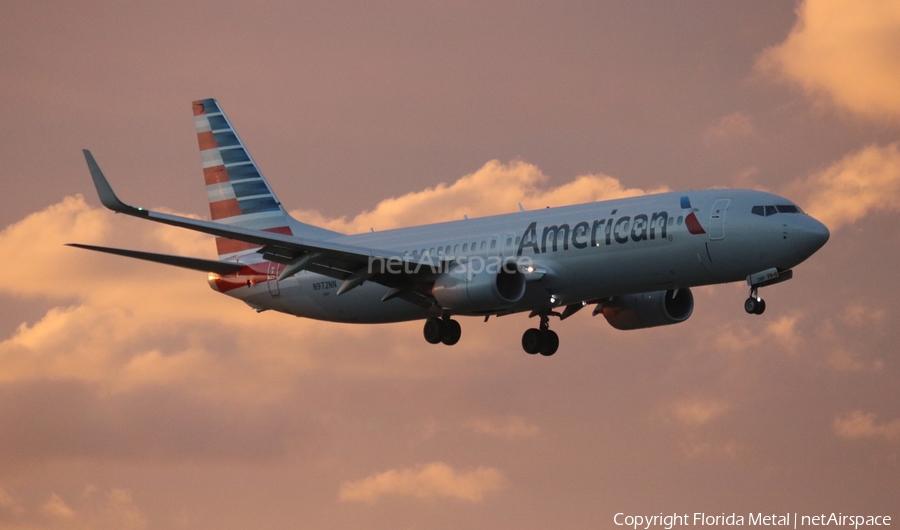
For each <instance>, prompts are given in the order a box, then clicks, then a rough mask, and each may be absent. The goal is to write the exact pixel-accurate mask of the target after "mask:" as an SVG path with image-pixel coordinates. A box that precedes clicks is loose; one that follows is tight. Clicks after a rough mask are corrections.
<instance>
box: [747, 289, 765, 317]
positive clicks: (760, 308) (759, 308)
mask: <svg viewBox="0 0 900 530" xmlns="http://www.w3.org/2000/svg"><path fill="white" fill-rule="evenodd" d="M765 310H766V301H765V300H763V299H762V298H760V297H759V289H758V288H756V287H753V288H751V289H750V298H747V300H745V301H744V311H746V312H747V314H750V315H761V314H763V312H764V311H765Z"/></svg>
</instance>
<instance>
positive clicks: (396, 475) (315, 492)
mask: <svg viewBox="0 0 900 530" xmlns="http://www.w3.org/2000/svg"><path fill="white" fill-rule="evenodd" d="M2 11H3V16H0V65H2V75H0V109H2V115H0V139H2V141H0V161H2V168H3V170H2V172H0V179H2V183H3V185H4V187H5V189H6V192H5V193H3V194H0V222H2V227H3V228H2V232H0V249H2V255H3V257H4V258H5V259H4V260H3V262H4V267H5V270H6V273H5V274H3V275H0V303H2V305H0V529H2V530H26V529H28V530H31V529H48V530H49V529H60V530H62V529H110V530H114V529H115V530H118V529H121V530H135V529H217V530H231V529H235V530H237V529H247V528H261V529H297V528H316V529H318V528H341V529H343V528H366V529H392V530H394V529H460V528H483V529H501V528H502V529H506V528H509V529H526V530H528V529H606V528H619V527H617V526H615V524H614V522H613V517H614V515H615V514H616V513H618V512H623V513H626V514H649V515H653V514H659V513H673V512H676V513H693V512H705V513H707V514H721V513H726V514H731V513H738V514H744V515H746V514H748V513H750V512H754V513H756V512H763V513H784V512H797V513H799V514H801V515H802V514H821V513H826V514H828V513H831V512H841V513H844V514H860V515H889V516H892V517H893V518H894V523H895V524H897V523H900V509H898V506H900V353H898V346H897V344H898V343H900V325H898V324H900V301H898V294H900V292H898V289H897V284H898V281H897V263H898V257H900V256H898V251H897V248H898V247H900V230H897V227H898V225H900V134H898V133H900V3H898V2H893V1H888V0H884V1H875V0H854V1H851V0H807V1H804V2H800V3H792V2H788V1H782V2H774V1H764V2H606V1H570V2H556V3H552V2H521V1H506V0H498V1H492V2H473V1H426V2H407V1H384V2H382V1H376V2H344V1H340V0H338V1H334V2H304V1H291V2H288V1H273V2H234V1H231V0H223V1H219V2H208V1H196V2H193V1H189V2H173V1H167V0H164V1H160V2H147V3H121V2H109V1H96V0H85V1H82V2H70V3H63V2H57V3H47V2H7V4H6V5H5V6H4V8H3V10H2ZM207 97H214V98H217V99H218V100H219V101H220V103H221V104H222V106H223V108H224V110H225V111H226V112H227V113H228V115H229V117H230V118H231V120H232V121H233V122H234V124H235V127H236V128H237V130H238V131H239V134H241V136H242V139H243V140H244V141H245V143H246V144H247V146H248V148H249V149H250V151H251V152H252V154H253V156H254V157H255V158H256V160H257V161H258V162H259V164H260V167H261V169H262V170H263V172H264V173H265V174H266V176H267V178H268V180H269V182H270V183H271V184H272V186H273V187H274V188H275V190H276V191H277V193H278V194H279V197H280V199H281V200H282V202H283V203H284V204H285V205H286V206H287V207H289V208H291V209H292V212H293V213H294V215H295V216H297V217H298V218H300V219H302V220H305V221H307V222H313V223H316V224H320V225H323V226H326V227H328V228H331V229H335V230H340V231H343V232H348V233H354V232H362V231H367V230H369V228H370V227H372V228H374V229H375V230H382V229H387V228H393V227H398V226H405V225H411V224H422V223H426V222H437V221H444V220H452V219H459V218H461V217H462V216H463V215H468V216H469V217H477V216H484V215H490V214H497V213H505V212H511V211H516V210H517V209H518V203H522V204H523V205H524V207H525V208H528V209H536V208H543V207H545V206H560V205H566V204H574V203H580V202H587V201H592V200H601V199H604V198H612V197H621V196H625V195H638V194H642V193H650V192H654V191H660V190H682V189H703V188H709V187H714V186H723V187H743V188H753V189H759V190H767V191H771V192H774V193H778V194H782V195H785V196H787V197H789V198H790V199H792V200H794V201H796V202H797V203H798V204H799V205H800V206H801V207H803V208H804V209H805V210H806V211H808V212H810V213H811V214H812V215H814V216H816V217H817V218H818V219H820V220H822V221H823V222H824V223H825V224H826V225H828V227H829V228H830V230H831V240H830V241H829V242H828V244H827V245H826V246H825V247H824V248H823V249H822V250H820V251H819V252H818V253H817V254H816V255H814V256H813V257H812V258H811V259H810V260H809V261H808V262H806V263H804V264H802V265H800V266H799V267H797V269H796V270H795V275H794V279H793V280H792V281H790V282H787V283H784V284H781V285H778V286H774V287H770V288H766V289H763V291H762V294H763V296H764V297H765V298H766V301H767V303H768V310H767V312H766V314H765V315H763V316H761V317H756V316H749V315H747V314H745V313H744V310H743V301H744V299H745V298H746V296H747V288H746V285H744V284H728V285H720V286H714V287H703V288H698V289H695V290H694V294H695V299H696V307H695V310H694V314H693V316H692V317H691V318H690V320H688V321H687V322H685V323H683V324H679V325H676V326H668V327H663V328H656V329H649V330H643V331H634V332H621V331H616V330H614V329H613V328H611V327H610V326H609V325H608V324H607V323H606V321H605V320H604V319H603V318H602V317H596V318H592V317H591V316H590V312H589V311H584V312H581V313H579V314H577V315H575V316H574V317H572V318H571V319H567V320H566V321H564V322H554V323H553V329H554V330H556V331H557V332H558V333H559V335H560V337H561V341H562V347H561V348H560V351H559V353H558V354H557V355H556V356H554V357H552V358H543V357H540V356H536V357H532V356H528V355H525V354H524V353H523V352H522V351H521V348H520V345H519V341H520V338H521V334H522V331H524V330H525V329H526V328H528V327H531V326H533V325H534V321H529V320H528V318H527V316H526V315H513V316H507V317H503V318H497V319H491V321H490V322H488V323H487V324H485V323H483V322H482V321H481V319H474V318H461V319H460V322H461V324H462V328H463V336H462V340H461V341H460V343H459V344H458V345H456V346H454V347H453V348H447V347H443V346H430V345H428V344H426V343H425V342H424V340H423V339H422V334H421V323H420V322H411V323H404V324H393V325H377V326H354V325H341V324H331V323H322V322H315V321H310V320H305V319H299V318H294V317H289V316H286V315H280V314H275V313H271V312H266V313H262V314H256V313H255V312H254V311H253V310H251V309H250V308H248V307H247V306H245V305H244V304H242V303H240V302H238V301H235V300H232V299H229V298H227V297H224V296H221V295H218V294H217V293H215V292H213V291H212V290H211V289H210V288H209V287H208V285H207V284H206V281H205V280H206V278H205V275H204V274H202V273H196V272H191V271H184V270H179V269H174V268H169V267H164V266H160V265H153V264H149V263H143V262H136V261H132V260H127V259H124V258H116V257H112V256H106V255H100V254H94V253H89V252H85V251H81V250H77V249H73V248H70V247H66V246H64V243H68V242H81V243H89V244H99V245H107V246H116V247H127V248H138V249H146V250H151V251H156V252H165V253H171V254H181V255H190V256H202V257H214V244H213V241H212V238H211V237H208V236H204V235H201V234H196V233H193V232H189V231H185V230H179V229H177V228H171V227H165V226H159V225H154V224H152V223H142V222H141V221H139V220H136V219H133V218H128V217H125V216H115V215H113V214H112V213H111V212H108V211H107V210H105V209H103V208H102V207H101V206H100V204H99V201H98V200H97V198H96V195H95V193H94V190H93V187H92V185H91V181H90V176H89V174H88V171H87V168H86V166H85V164H84V159H83V157H82V156H81V152H80V149H82V148H88V149H91V150H92V151H93V153H94V155H95V156H96V157H97V159H98V161H99V162H100V165H101V166H102V167H103V169H104V171H105V172H106V174H107V176H108V177H109V178H110V180H111V181H112V182H113V184H114V186H115V187H116V191H117V192H118V193H119V195H120V196H121V197H122V198H123V199H124V200H125V201H128V202H131V203H133V204H139V205H141V206H145V207H151V208H162V209H165V210H166V211H171V212H177V213H180V214H189V215H195V216H199V217H201V218H208V209H207V204H206V197H205V193H204V184H203V178H202V173H201V169H200V157H199V154H198V152H197V144H196V135H195V131H194V127H193V121H192V113H191V101H193V100H196V99H201V98H207ZM707 528H709V527H707Z"/></svg>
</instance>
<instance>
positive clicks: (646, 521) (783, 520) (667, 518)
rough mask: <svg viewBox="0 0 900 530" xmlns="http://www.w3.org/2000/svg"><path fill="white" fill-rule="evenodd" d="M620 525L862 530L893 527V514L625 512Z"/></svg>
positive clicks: (616, 518) (619, 517) (647, 528)
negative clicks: (631, 513) (638, 513)
mask: <svg viewBox="0 0 900 530" xmlns="http://www.w3.org/2000/svg"><path fill="white" fill-rule="evenodd" d="M613 522H614V523H616V526H624V527H628V528H633V529H634V530H638V529H639V528H640V529H643V530H650V529H651V528H664V529H665V530H672V529H673V528H675V527H676V526H713V527H716V526H780V527H784V528H801V527H817V526H832V527H848V528H853V529H854V530H857V529H859V528H865V527H873V526H891V516H889V515H844V514H842V513H840V512H839V513H833V512H832V513H830V514H824V513H822V514H818V515H799V514H797V513H796V512H794V513H790V512H787V513H784V514H776V513H773V514H764V513H762V512H758V513H749V514H747V516H746V517H745V516H744V515H738V514H736V513H731V514H725V513H724V512H723V513H721V514H719V515H709V514H706V513H702V512H694V514H693V515H691V514H687V513H683V514H681V513H673V514H671V515H663V514H662V513H660V514H659V515H628V514H625V513H622V512H619V513H617V514H616V515H615V516H614V517H613Z"/></svg>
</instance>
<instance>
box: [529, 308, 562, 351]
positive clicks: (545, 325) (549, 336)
mask: <svg viewBox="0 0 900 530" xmlns="http://www.w3.org/2000/svg"><path fill="white" fill-rule="evenodd" d="M522 349H523V350H525V353H528V354H531V355H534V354H536V353H540V354H541V355H543V356H545V357H549V356H551V355H553V354H554V353H556V350H558V349H559V335H557V334H556V332H554V331H551V330H550V316H549V315H547V314H542V315H541V324H540V327H539V328H531V329H529V330H526V331H525V333H524V334H522Z"/></svg>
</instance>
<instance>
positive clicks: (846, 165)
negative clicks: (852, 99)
mask: <svg viewBox="0 0 900 530" xmlns="http://www.w3.org/2000/svg"><path fill="white" fill-rule="evenodd" d="M898 146H900V143H898V142H894V143H892V144H890V145H887V146H885V147H880V146H876V145H871V146H869V147H865V148H863V149H861V150H859V151H857V152H855V153H850V154H848V155H847V156H845V157H844V158H843V159H841V160H839V161H838V162H835V163H834V164H832V165H831V166H829V167H827V168H825V169H824V170H821V171H818V172H816V173H814V174H812V175H810V176H809V177H807V178H805V179H801V180H798V181H796V182H794V183H793V184H791V185H789V186H788V191H787V193H788V194H789V195H790V196H797V197H802V199H801V202H802V204H803V206H804V209H805V210H806V211H808V212H809V213H810V214H811V215H813V216H814V217H816V218H817V219H819V220H820V221H822V222H823V223H825V225H826V226H828V227H829V228H830V229H832V230H836V229H838V228H840V227H842V226H844V225H848V224H852V223H854V222H856V221H858V220H860V219H862V218H863V217H865V216H866V215H868V214H870V213H873V212H896V211H900V149H898Z"/></svg>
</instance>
